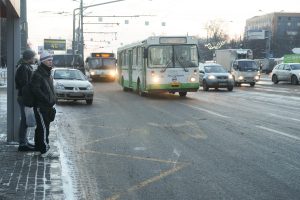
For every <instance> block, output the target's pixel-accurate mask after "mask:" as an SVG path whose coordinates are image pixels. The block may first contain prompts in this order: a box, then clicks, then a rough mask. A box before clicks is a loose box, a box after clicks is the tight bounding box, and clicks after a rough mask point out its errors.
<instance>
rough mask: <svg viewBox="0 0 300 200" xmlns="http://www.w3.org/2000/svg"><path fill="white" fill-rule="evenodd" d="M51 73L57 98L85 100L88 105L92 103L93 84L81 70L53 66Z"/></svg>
mask: <svg viewBox="0 0 300 200" xmlns="http://www.w3.org/2000/svg"><path fill="white" fill-rule="evenodd" d="M51 75H52V77H53V86H54V91H55V94H56V98H57V100H60V99H64V100H85V101H86V103H87V104H89V105H90V104H92V103H93V97H94V89H93V85H92V84H91V83H90V82H89V80H88V79H87V78H86V76H85V75H84V74H83V73H82V72H81V71H79V70H77V69H69V68H54V69H52V72H51Z"/></svg>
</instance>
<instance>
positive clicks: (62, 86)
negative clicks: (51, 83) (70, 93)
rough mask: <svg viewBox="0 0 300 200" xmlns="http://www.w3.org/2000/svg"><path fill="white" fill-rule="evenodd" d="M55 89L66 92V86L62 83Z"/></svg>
mask: <svg viewBox="0 0 300 200" xmlns="http://www.w3.org/2000/svg"><path fill="white" fill-rule="evenodd" d="M55 89H57V90H64V89H65V86H64V84H62V83H57V84H56V85H55Z"/></svg>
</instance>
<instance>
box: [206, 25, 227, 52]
mask: <svg viewBox="0 0 300 200" xmlns="http://www.w3.org/2000/svg"><path fill="white" fill-rule="evenodd" d="M223 26H224V21H222V20H218V19H215V20H211V21H209V22H208V23H207V24H206V26H205V29H206V33H207V44H210V46H211V47H214V49H216V48H220V47H221V46H222V45H223V44H225V42H226V41H228V40H229V37H228V35H227V34H225V32H224V30H223V28H222V27H223Z"/></svg>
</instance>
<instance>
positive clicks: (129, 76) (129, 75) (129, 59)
mask: <svg viewBox="0 0 300 200" xmlns="http://www.w3.org/2000/svg"><path fill="white" fill-rule="evenodd" d="M128 79H129V87H130V88H132V50H129V51H128Z"/></svg>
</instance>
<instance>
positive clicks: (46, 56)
mask: <svg viewBox="0 0 300 200" xmlns="http://www.w3.org/2000/svg"><path fill="white" fill-rule="evenodd" d="M46 60H53V57H52V55H51V54H50V53H49V52H48V51H43V52H42V53H41V55H40V61H41V62H43V61H46Z"/></svg>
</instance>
